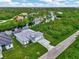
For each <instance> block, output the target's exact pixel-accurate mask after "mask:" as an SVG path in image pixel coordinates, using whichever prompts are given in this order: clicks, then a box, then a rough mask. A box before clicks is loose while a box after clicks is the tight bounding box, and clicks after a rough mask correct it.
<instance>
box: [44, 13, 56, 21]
mask: <svg viewBox="0 0 79 59" xmlns="http://www.w3.org/2000/svg"><path fill="white" fill-rule="evenodd" d="M44 18H46V22H49V21H51V20H52V21H54V20H55V19H56V15H55V14H54V12H49V13H48V15H47V16H45V17H44Z"/></svg>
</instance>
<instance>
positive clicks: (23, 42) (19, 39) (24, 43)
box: [16, 37, 29, 45]
mask: <svg viewBox="0 0 79 59" xmlns="http://www.w3.org/2000/svg"><path fill="white" fill-rule="evenodd" d="M16 39H17V40H18V41H19V42H20V43H21V44H22V45H26V44H28V43H29V41H22V39H21V38H18V37H17V38H16Z"/></svg>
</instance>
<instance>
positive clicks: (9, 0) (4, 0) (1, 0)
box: [0, 0, 11, 3]
mask: <svg viewBox="0 0 79 59" xmlns="http://www.w3.org/2000/svg"><path fill="white" fill-rule="evenodd" d="M0 2H9V3H10V2H11V0H0Z"/></svg>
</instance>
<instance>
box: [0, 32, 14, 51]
mask: <svg viewBox="0 0 79 59" xmlns="http://www.w3.org/2000/svg"><path fill="white" fill-rule="evenodd" d="M0 47H2V49H3V48H5V49H10V48H13V44H12V39H11V38H10V37H9V36H8V35H7V34H6V33H4V32H0Z"/></svg>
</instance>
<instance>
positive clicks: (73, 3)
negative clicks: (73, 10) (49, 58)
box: [0, 0, 79, 7]
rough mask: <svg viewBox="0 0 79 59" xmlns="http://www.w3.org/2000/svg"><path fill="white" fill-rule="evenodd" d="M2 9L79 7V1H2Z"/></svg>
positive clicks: (0, 1)
mask: <svg viewBox="0 0 79 59" xmlns="http://www.w3.org/2000/svg"><path fill="white" fill-rule="evenodd" d="M0 7H79V0H0Z"/></svg>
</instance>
